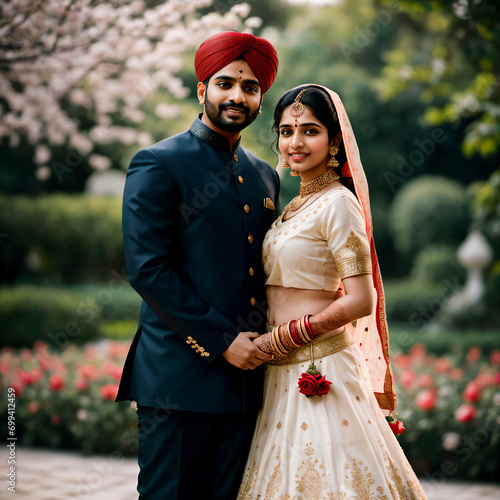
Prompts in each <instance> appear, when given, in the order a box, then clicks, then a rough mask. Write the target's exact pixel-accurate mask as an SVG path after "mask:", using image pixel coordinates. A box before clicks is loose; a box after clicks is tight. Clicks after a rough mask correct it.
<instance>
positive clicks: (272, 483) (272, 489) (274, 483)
mask: <svg viewBox="0 0 500 500" xmlns="http://www.w3.org/2000/svg"><path fill="white" fill-rule="evenodd" d="M280 454H281V450H280V448H279V447H278V453H276V460H277V461H278V463H277V464H276V466H275V467H274V470H273V473H272V474H271V477H270V478H269V481H268V482H267V486H266V496H265V498H266V500H273V498H274V497H275V495H276V494H277V493H278V490H279V489H280V486H281V459H280Z"/></svg>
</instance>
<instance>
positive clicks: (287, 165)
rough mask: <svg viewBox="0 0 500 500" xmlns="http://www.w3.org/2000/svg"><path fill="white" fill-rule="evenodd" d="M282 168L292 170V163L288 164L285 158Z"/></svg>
mask: <svg viewBox="0 0 500 500" xmlns="http://www.w3.org/2000/svg"><path fill="white" fill-rule="evenodd" d="M281 166H282V167H283V168H290V163H288V162H287V161H286V160H285V158H283V161H282V162H281Z"/></svg>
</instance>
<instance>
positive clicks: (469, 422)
mask: <svg viewBox="0 0 500 500" xmlns="http://www.w3.org/2000/svg"><path fill="white" fill-rule="evenodd" d="M391 364H392V369H393V372H394V376H395V381H396V390H397V396H398V415H397V416H398V419H400V420H401V421H402V422H404V425H405V427H406V430H405V432H404V433H403V434H402V435H401V436H400V437H399V442H400V443H401V445H402V447H403V448H404V450H405V453H406V455H407V457H408V459H409V461H410V462H411V464H412V465H413V467H414V469H415V471H416V472H417V473H418V474H420V475H422V476H423V477H427V476H428V478H436V479H437V480H439V481H441V480H442V479H444V478H446V477H452V478H458V477H467V478H478V479H488V480H497V479H498V477H499V475H500V351H499V350H494V351H493V352H492V353H491V354H490V355H489V356H484V355H482V353H481V350H480V349H479V348H477V347H472V348H470V349H469V350H468V351H467V352H466V353H465V355H460V354H455V355H453V356H451V355H450V356H448V355H446V356H440V357H438V356H436V355H434V354H429V353H427V352H426V349H425V347H424V346H423V345H422V344H417V345H415V346H414V347H413V348H412V349H411V350H410V351H409V353H408V354H393V355H392V363H391Z"/></svg>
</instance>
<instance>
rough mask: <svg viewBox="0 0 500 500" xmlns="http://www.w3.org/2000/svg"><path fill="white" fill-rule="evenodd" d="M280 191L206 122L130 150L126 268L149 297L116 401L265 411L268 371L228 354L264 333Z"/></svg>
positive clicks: (269, 174) (271, 175) (171, 410)
mask: <svg viewBox="0 0 500 500" xmlns="http://www.w3.org/2000/svg"><path fill="white" fill-rule="evenodd" d="M278 196H279V178H278V175H277V173H276V171H275V170H274V169H273V168H272V167H270V166H269V165H268V164H267V163H265V162H264V161H262V160H260V159H259V158H257V157H256V156H255V155H253V154H252V153H250V152H249V151H248V150H246V149H244V148H243V147H241V146H239V143H237V144H236V145H235V146H234V147H233V149H232V150H231V148H230V145H229V142H228V141H227V139H226V138H224V137H223V136H221V135H219V134H217V133H216V132H214V131H212V130H211V129H210V128H208V127H207V126H206V125H204V124H203V123H202V122H201V120H200V119H199V118H197V119H196V120H195V122H194V123H193V125H192V126H191V128H190V129H189V130H188V131H185V132H183V133H181V134H178V135H176V136H174V137H170V138H168V139H165V140H163V141H161V142H159V143H157V144H155V145H153V146H151V147H149V148H147V149H144V150H142V151H139V152H138V153H137V154H136V155H135V156H134V158H133V159H132V161H131V163H130V166H129V169H128V173H127V180H126V184H125V192H124V199H123V236H124V247H125V258H126V265H127V273H128V275H129V278H130V282H131V285H132V286H133V288H134V289H135V290H136V291H137V292H138V293H139V294H140V295H141V297H142V298H143V303H142V308H141V314H140V319H139V328H138V331H137V333H136V336H135V338H134V340H133V343H132V346H131V349H130V352H129V355H128V357H127V360H126V363H125V368H124V372H123V376H122V380H121V383H120V388H119V392H118V397H117V400H124V399H132V400H134V401H137V403H138V405H139V408H141V407H145V408H161V409H163V410H165V411H166V412H167V416H169V415H170V416H171V415H173V414H175V415H177V414H181V415H186V414H190V415H191V417H192V416H193V413H192V412H196V413H198V414H204V415H206V414H218V415H221V414H226V416H227V415H228V414H232V415H234V414H238V413H239V414H241V413H244V412H247V413H251V414H253V415H254V414H255V412H256V411H257V410H258V408H260V405H261V402H262V401H261V400H262V370H261V369H256V370H248V371H244V370H240V369H238V368H236V367H234V366H232V365H230V364H229V363H228V362H227V361H226V360H225V358H224V357H223V356H221V354H222V353H223V352H224V351H225V350H226V349H227V348H228V347H229V345H230V344H231V342H232V341H233V340H234V339H235V337H236V336H237V335H238V333H239V332H241V331H257V332H261V333H262V332H264V331H265V323H266V304H265V293H264V273H263V269H262V257H261V247H262V241H263V239H264V235H265V233H266V231H267V229H268V228H269V226H270V225H271V223H272V222H273V221H274V219H275V216H276V213H275V209H274V207H276V208H277V207H278ZM190 412H191V413H190ZM148 415H149V416H147V417H146V420H147V419H148V418H149V419H151V415H152V413H151V411H150V413H149V414H148ZM139 417H141V414H140V413H139ZM157 420H158V419H157ZM167 420H168V419H167ZM171 420H172V419H171ZM196 425H198V424H196ZM224 425H225V427H227V425H226V424H224ZM193 431H194V432H198V431H199V429H196V430H193ZM153 439H155V440H157V439H159V438H157V436H155V437H154V438H153ZM166 439H169V440H171V439H172V435H170V436H169V437H168V436H167V437H166ZM245 439H246V438H245ZM236 440H237V439H236ZM163 446H165V445H163ZM236 446H241V443H240V445H238V444H236ZM150 452H151V450H150ZM168 452H169V450H168V448H165V447H164V448H163V453H164V454H167V453H168ZM140 453H141V450H139V454H140ZM151 453H152V452H151ZM158 453H159V456H161V453H160V452H158ZM229 456H231V454H230V453H229ZM244 458H245V457H243V460H244ZM139 462H141V457H139ZM149 481H153V480H152V479H151V478H149ZM140 484H141V478H140V479H139V485H140ZM139 490H140V488H139ZM166 491H167V490H165V492H164V493H162V495H163V496H164V498H167V496H165V495H167V494H168V495H171V493H167V492H166ZM168 491H169V492H170V490H168ZM172 491H173V490H172ZM193 495H194V494H193ZM188 497H189V495H188V494H186V495H185V496H184V497H183V496H182V495H181V494H180V493H178V498H188ZM141 498H142V497H141ZM144 498H146V496H144ZM147 498H148V499H149V498H161V496H160V495H158V496H154V495H150V496H147ZM169 498H170V497H169ZM171 498H175V497H171ZM204 498H210V496H209V495H208V496H205V497H204ZM213 498H215V496H213ZM221 498H222V497H221Z"/></svg>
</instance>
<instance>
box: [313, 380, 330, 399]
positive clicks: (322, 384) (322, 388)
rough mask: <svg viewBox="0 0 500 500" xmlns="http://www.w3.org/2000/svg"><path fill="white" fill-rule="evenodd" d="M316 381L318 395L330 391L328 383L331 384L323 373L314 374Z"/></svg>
mask: <svg viewBox="0 0 500 500" xmlns="http://www.w3.org/2000/svg"><path fill="white" fill-rule="evenodd" d="M316 381H317V382H318V389H317V391H316V394H317V395H318V396H323V395H324V394H328V393H329V392H330V385H331V384H332V383H331V382H330V381H329V380H326V378H325V377H324V376H323V375H316Z"/></svg>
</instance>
